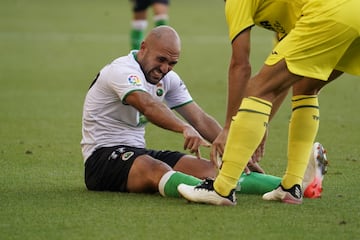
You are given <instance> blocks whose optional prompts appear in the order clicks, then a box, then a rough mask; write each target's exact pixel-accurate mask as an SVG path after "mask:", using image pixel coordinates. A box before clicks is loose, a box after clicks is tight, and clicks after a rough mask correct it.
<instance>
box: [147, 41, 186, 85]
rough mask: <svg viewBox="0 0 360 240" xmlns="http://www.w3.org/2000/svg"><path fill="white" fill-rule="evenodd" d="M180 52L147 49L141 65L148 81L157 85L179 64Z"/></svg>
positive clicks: (168, 49)
mask: <svg viewBox="0 0 360 240" xmlns="http://www.w3.org/2000/svg"><path fill="white" fill-rule="evenodd" d="M178 59H179V51H177V50H174V49H170V48H166V47H161V48H156V47H153V48H147V49H145V50H144V56H143V59H142V61H141V63H140V65H141V68H142V71H143V72H144V75H145V77H146V80H147V81H148V82H149V83H151V84H157V83H158V82H159V81H160V80H161V79H162V78H163V77H164V76H165V75H166V74H167V73H168V72H169V71H171V70H172V69H173V68H174V66H175V65H176V64H177V62H178Z"/></svg>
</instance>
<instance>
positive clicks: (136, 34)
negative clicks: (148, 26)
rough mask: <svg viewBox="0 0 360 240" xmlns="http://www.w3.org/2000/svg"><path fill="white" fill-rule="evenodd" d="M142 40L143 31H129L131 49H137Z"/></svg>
mask: <svg viewBox="0 0 360 240" xmlns="http://www.w3.org/2000/svg"><path fill="white" fill-rule="evenodd" d="M143 38H144V30H138V29H131V32H130V44H131V49H139V48H140V44H141V42H142V40H143Z"/></svg>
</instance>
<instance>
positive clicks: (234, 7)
mask: <svg viewBox="0 0 360 240" xmlns="http://www.w3.org/2000/svg"><path fill="white" fill-rule="evenodd" d="M254 2H256V1H239V0H226V3H225V17H226V22H227V25H228V30H229V39H230V41H233V40H234V39H235V37H236V36H237V35H239V33H241V32H242V31H243V30H245V29H246V28H248V27H251V26H253V25H255V22H254V19H253V14H254V11H255V10H254V8H255V4H254Z"/></svg>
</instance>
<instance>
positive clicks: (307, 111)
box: [282, 95, 319, 189]
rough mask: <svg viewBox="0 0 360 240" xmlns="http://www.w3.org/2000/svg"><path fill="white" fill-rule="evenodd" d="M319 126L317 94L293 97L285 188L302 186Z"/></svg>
mask: <svg viewBox="0 0 360 240" xmlns="http://www.w3.org/2000/svg"><path fill="white" fill-rule="evenodd" d="M318 128H319V103H318V98H317V95H298V96H294V97H292V115H291V119H290V124H289V137H288V165H287V169H286V172H285V175H284V177H283V180H282V186H283V187H284V188H285V189H289V188H291V187H292V186H293V185H294V184H299V185H300V186H301V183H302V180H303V177H304V174H305V170H306V167H307V165H308V161H309V156H310V152H311V148H312V146H313V143H314V140H315V137H316V134H317V131H318Z"/></svg>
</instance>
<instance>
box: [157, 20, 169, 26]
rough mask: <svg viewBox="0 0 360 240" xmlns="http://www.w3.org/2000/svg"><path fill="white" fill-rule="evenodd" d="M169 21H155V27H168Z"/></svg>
mask: <svg viewBox="0 0 360 240" xmlns="http://www.w3.org/2000/svg"><path fill="white" fill-rule="evenodd" d="M168 23H169V21H168V20H167V19H159V20H156V21H155V27H158V26H161V25H168Z"/></svg>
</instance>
